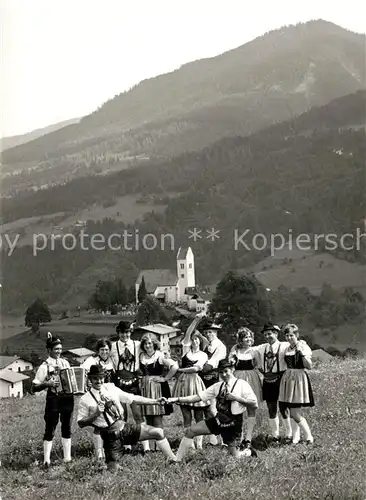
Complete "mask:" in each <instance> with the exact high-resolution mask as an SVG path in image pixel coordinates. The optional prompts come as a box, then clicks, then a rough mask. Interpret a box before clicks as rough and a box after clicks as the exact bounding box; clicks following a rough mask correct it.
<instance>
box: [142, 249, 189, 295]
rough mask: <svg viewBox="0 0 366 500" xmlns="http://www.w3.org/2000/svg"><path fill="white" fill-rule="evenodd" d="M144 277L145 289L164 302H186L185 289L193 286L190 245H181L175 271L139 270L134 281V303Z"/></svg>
mask: <svg viewBox="0 0 366 500" xmlns="http://www.w3.org/2000/svg"><path fill="white" fill-rule="evenodd" d="M142 278H144V281H145V286H146V291H147V293H148V294H150V295H153V296H154V297H156V298H157V299H158V300H160V301H162V302H165V303H180V302H187V299H188V296H187V289H188V288H193V287H195V269H194V255H193V252H192V249H191V247H188V248H185V247H181V248H179V250H178V254H177V268H176V272H174V271H172V270H171V269H145V270H141V271H140V274H139V276H138V278H137V280H136V283H135V292H136V303H137V302H138V291H139V288H140V285H141V281H142Z"/></svg>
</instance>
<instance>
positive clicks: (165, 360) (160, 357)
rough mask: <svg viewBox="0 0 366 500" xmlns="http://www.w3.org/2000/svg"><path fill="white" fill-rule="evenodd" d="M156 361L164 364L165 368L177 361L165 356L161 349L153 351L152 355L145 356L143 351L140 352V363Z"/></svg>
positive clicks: (145, 363) (146, 363)
mask: <svg viewBox="0 0 366 500" xmlns="http://www.w3.org/2000/svg"><path fill="white" fill-rule="evenodd" d="M156 361H158V363H159V365H163V366H166V367H167V368H169V369H170V368H171V367H172V366H173V365H176V364H177V363H176V362H175V361H174V360H173V359H170V358H166V357H165V356H164V354H163V353H162V352H161V351H155V352H154V354H153V355H152V356H150V357H149V356H147V354H146V353H145V352H141V354H140V364H142V365H152V364H153V363H155V362H156Z"/></svg>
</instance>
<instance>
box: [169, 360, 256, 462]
mask: <svg viewBox="0 0 366 500" xmlns="http://www.w3.org/2000/svg"><path fill="white" fill-rule="evenodd" d="M234 370H235V367H234V366H233V365H232V364H231V363H230V362H229V361H225V360H223V361H220V363H219V373H220V376H221V379H222V382H217V383H216V384H214V385H211V387H208V388H207V389H206V390H205V391H202V392H200V393H199V394H197V395H194V396H186V397H181V398H169V399H168V402H169V403H180V404H187V403H196V402H198V401H212V400H216V409H217V413H216V415H215V416H214V417H211V418H208V419H206V420H202V421H201V422H198V423H196V424H194V425H192V426H191V427H188V428H187V430H186V432H185V436H184V438H183V439H182V441H181V443H180V445H179V449H178V452H177V458H176V461H177V462H180V461H181V460H182V459H183V457H184V456H185V454H186V453H187V451H188V450H189V449H190V448H191V447H192V442H193V439H194V438H195V437H196V436H204V435H207V434H215V435H221V436H222V440H223V442H224V443H225V444H226V445H227V446H228V451H229V453H230V454H231V455H233V456H234V457H241V456H251V454H252V450H251V449H245V450H244V451H240V449H239V448H240V442H241V434H242V427H243V413H244V411H245V408H252V409H254V410H256V409H257V408H258V403H257V398H256V396H255V394H254V392H253V390H252V388H251V387H250V385H249V384H248V382H246V381H245V380H241V379H237V378H236V377H234Z"/></svg>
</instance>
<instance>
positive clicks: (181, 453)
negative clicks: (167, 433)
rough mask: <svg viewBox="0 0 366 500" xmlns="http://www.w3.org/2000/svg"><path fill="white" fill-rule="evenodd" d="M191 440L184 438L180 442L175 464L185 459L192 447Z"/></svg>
mask: <svg viewBox="0 0 366 500" xmlns="http://www.w3.org/2000/svg"><path fill="white" fill-rule="evenodd" d="M192 442H193V439H191V438H187V437H184V438H183V439H182V441H181V442H180V445H179V448H178V451H177V462H181V461H182V460H183V458H184V457H185V455H186V453H187V451H188V450H189V449H190V448H191V446H192Z"/></svg>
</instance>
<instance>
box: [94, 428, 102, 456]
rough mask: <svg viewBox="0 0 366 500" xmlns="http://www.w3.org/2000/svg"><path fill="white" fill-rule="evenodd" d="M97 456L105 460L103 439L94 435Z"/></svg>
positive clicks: (98, 435)
mask: <svg viewBox="0 0 366 500" xmlns="http://www.w3.org/2000/svg"><path fill="white" fill-rule="evenodd" d="M93 443H94V450H95V455H96V457H97V458H104V449H103V439H102V437H101V435H100V434H93Z"/></svg>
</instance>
